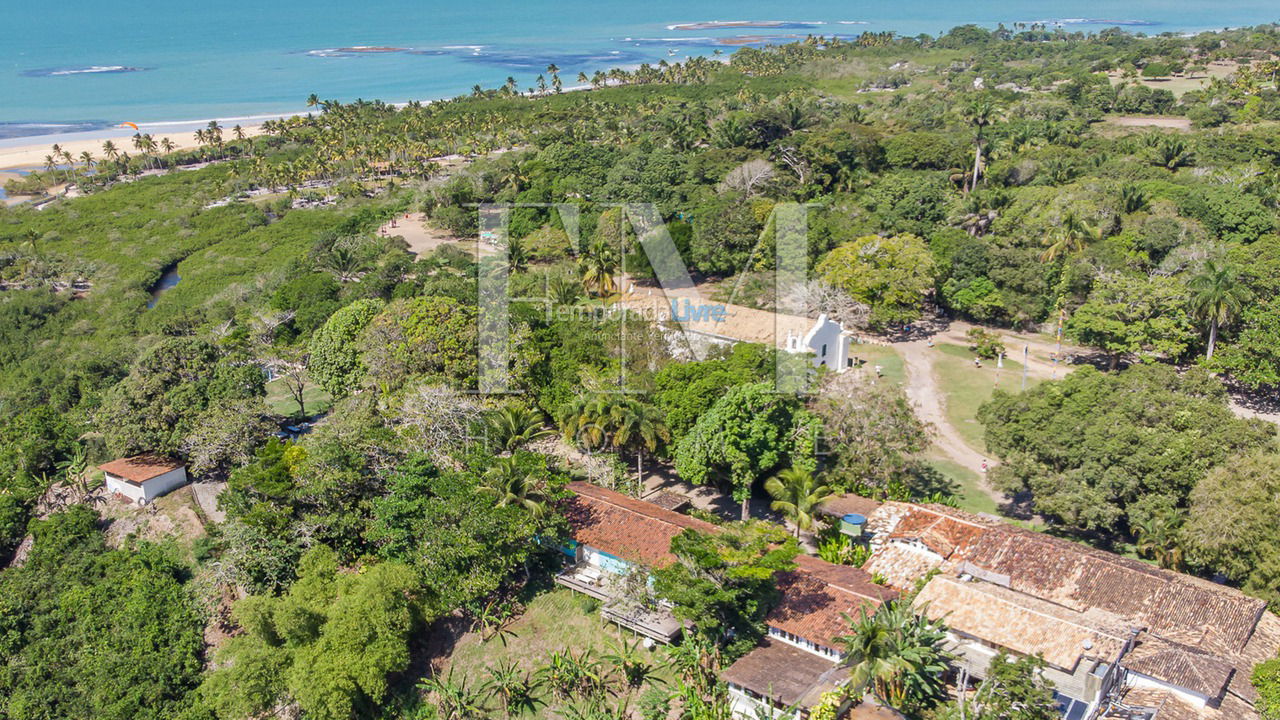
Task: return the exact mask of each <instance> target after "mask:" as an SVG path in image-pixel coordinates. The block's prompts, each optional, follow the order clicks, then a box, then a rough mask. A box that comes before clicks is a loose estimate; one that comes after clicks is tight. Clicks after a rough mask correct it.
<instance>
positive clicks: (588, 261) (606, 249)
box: [578, 239, 618, 297]
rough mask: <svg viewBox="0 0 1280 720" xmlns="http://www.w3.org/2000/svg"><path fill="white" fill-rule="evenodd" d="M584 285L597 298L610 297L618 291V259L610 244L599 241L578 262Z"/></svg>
mask: <svg viewBox="0 0 1280 720" xmlns="http://www.w3.org/2000/svg"><path fill="white" fill-rule="evenodd" d="M578 270H579V272H580V273H581V275H582V284H583V285H585V286H586V287H587V289H588V290H590V291H591V292H592V293H593V294H595V295H596V296H597V297H608V296H611V295H613V294H614V293H616V292H617V291H618V286H617V282H616V280H615V278H614V275H615V273H617V272H618V257H617V253H616V252H614V249H613V248H612V247H610V246H609V243H607V242H605V241H604V240H603V239H597V240H595V241H594V242H592V243H591V247H590V248H589V249H588V250H587V252H586V253H585V254H584V255H583V256H582V258H581V259H579V260H578Z"/></svg>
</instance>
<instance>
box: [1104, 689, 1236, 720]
mask: <svg viewBox="0 0 1280 720" xmlns="http://www.w3.org/2000/svg"><path fill="white" fill-rule="evenodd" d="M1129 708H1132V709H1147V710H1154V711H1155V715H1154V717H1153V718H1152V720H1259V715H1258V713H1257V711H1256V710H1254V709H1253V708H1252V707H1250V706H1249V705H1248V704H1246V703H1245V702H1244V701H1243V700H1240V699H1239V698H1237V697H1235V696H1233V695H1228V696H1227V697H1226V698H1225V699H1223V701H1222V704H1221V705H1219V706H1217V707H1214V706H1213V705H1205V706H1199V705H1197V704H1195V703H1191V702H1188V701H1187V700H1185V699H1184V698H1183V697H1181V696H1179V695H1178V694H1177V693H1175V692H1173V691H1171V690H1165V689H1160V688H1153V687H1128V688H1125V689H1124V690H1123V691H1122V694H1121V695H1120V698H1119V703H1118V704H1116V705H1112V706H1111V707H1110V709H1109V710H1105V711H1104V712H1103V715H1102V718H1104V720H1132V718H1133V717H1134V714H1133V712H1132V711H1131V710H1130V709H1129Z"/></svg>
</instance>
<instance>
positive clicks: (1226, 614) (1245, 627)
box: [966, 526, 1266, 652]
mask: <svg viewBox="0 0 1280 720" xmlns="http://www.w3.org/2000/svg"><path fill="white" fill-rule="evenodd" d="M966 560H967V562H968V564H969V565H973V566H977V567H978V568H981V569H982V570H985V571H987V572H989V573H993V574H995V575H1000V576H1007V577H1008V583H1009V584H1008V586H1009V587H1010V588H1013V589H1014V590H1018V591H1021V592H1025V593H1027V594H1029V595H1035V596H1036V597H1040V598H1043V599H1045V600H1049V601H1051V602H1056V603H1058V604H1060V605H1065V606H1067V607H1069V608H1072V609H1075V610H1083V609H1086V608H1101V609H1103V610H1107V611H1110V612H1113V613H1116V614H1117V615H1122V616H1124V617H1127V618H1130V619H1132V620H1134V621H1136V622H1138V623H1141V624H1142V625H1145V626H1146V627H1148V628H1149V629H1150V630H1151V631H1152V632H1154V633H1156V634H1158V635H1166V636H1172V637H1173V639H1176V640H1178V641H1180V642H1183V643H1184V644H1191V645H1196V646H1203V647H1204V649H1206V650H1210V651H1212V652H1238V651H1240V650H1242V649H1243V648H1244V645H1245V643H1247V642H1248V640H1249V637H1250V635H1252V634H1253V630H1254V627H1255V626H1257V624H1258V620H1259V618H1261V616H1262V613H1263V611H1264V610H1265V608H1266V603H1265V602H1263V601H1262V600H1259V599H1257V598H1252V597H1249V596H1247V595H1245V594H1244V593H1242V592H1240V591H1239V590H1236V589H1234V588H1229V587H1226V586H1225V585H1218V584H1216V583H1212V582H1209V581H1208V580H1203V579H1201V578H1197V577H1192V576H1190V575H1183V574H1181V573H1176V572H1171V571H1169V570H1163V569H1161V568H1158V567H1155V566H1152V565H1148V564H1146V563H1144V562H1140V561H1137V560H1133V559H1130V558H1126V557H1121V556H1119V555H1114V554H1112V553H1108V552H1103V551H1101V550H1095V549H1094V548H1090V547H1087V546H1084V545H1081V544H1079V543H1074V542H1071V541H1070V540H1064V539H1062V538H1055V537H1052V536H1049V535H1045V534H1043V533H1037V532H1033V531H1030V530H1023V529H1022V528H1017V527H1013V526H1004V527H1001V528H1000V531H999V532H993V533H990V534H989V535H988V536H987V537H985V538H984V539H983V541H982V542H980V543H978V544H977V545H975V546H974V547H973V548H971V549H970V550H969V551H968V552H967V553H966Z"/></svg>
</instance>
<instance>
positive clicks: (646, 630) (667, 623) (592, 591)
mask: <svg viewBox="0 0 1280 720" xmlns="http://www.w3.org/2000/svg"><path fill="white" fill-rule="evenodd" d="M612 579H613V578H612V576H610V574H609V573H608V572H605V571H602V570H600V568H597V567H594V566H591V565H587V564H585V563H579V564H577V565H571V566H569V567H568V568H566V569H565V570H564V571H563V572H561V573H560V574H559V575H556V583H557V584H559V585H563V586H564V587H567V588H569V589H570V590H574V591H576V592H580V593H583V594H584V595H590V596H591V597H593V598H596V599H597V600H599V601H600V615H601V616H602V617H604V619H606V620H608V621H609V622H612V623H614V624H617V625H620V626H622V627H625V628H627V629H628V630H632V631H634V632H637V633H639V634H641V635H643V636H645V637H647V638H650V639H652V640H655V641H657V642H660V643H663V644H666V645H670V644H671V643H672V642H674V641H675V640H676V638H678V637H680V633H681V631H682V630H683V629H684V626H683V625H682V624H681V622H680V621H679V620H677V619H676V618H675V617H674V616H673V615H671V613H670V612H667V611H666V610H664V609H661V608H659V609H655V610H643V609H641V610H637V609H634V608H633V607H631V605H632V604H631V603H627V602H624V601H623V599H622V598H621V597H620V596H619V595H618V594H617V592H616V591H615V589H614V583H613V582H611V580H612Z"/></svg>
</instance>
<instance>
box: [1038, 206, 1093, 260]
mask: <svg viewBox="0 0 1280 720" xmlns="http://www.w3.org/2000/svg"><path fill="white" fill-rule="evenodd" d="M1101 239H1102V230H1101V229H1100V228H1095V227H1093V226H1092V225H1090V224H1089V223H1087V222H1085V221H1084V219H1083V218H1081V217H1080V216H1079V215H1076V213H1075V211H1074V210H1068V211H1067V212H1066V214H1065V215H1063V216H1062V220H1061V222H1059V223H1058V229H1057V231H1056V232H1054V233H1053V234H1052V235H1050V236H1049V237H1047V238H1045V244H1046V245H1047V246H1048V247H1046V248H1045V251H1044V252H1043V253H1041V254H1040V260H1041V261H1043V262H1052V261H1053V260H1055V259H1057V258H1058V257H1061V256H1067V255H1075V254H1077V253H1081V252H1084V250H1085V248H1087V247H1088V246H1089V245H1090V244H1092V243H1095V242H1097V241H1099V240H1101Z"/></svg>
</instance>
